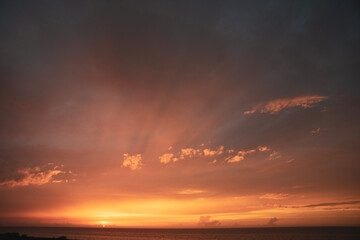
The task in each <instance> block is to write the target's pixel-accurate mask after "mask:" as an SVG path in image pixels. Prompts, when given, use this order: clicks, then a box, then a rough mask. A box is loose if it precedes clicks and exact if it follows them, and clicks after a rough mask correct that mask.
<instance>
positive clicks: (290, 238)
mask: <svg viewBox="0 0 360 240" xmlns="http://www.w3.org/2000/svg"><path fill="white" fill-rule="evenodd" d="M9 232H12V233H14V232H18V233H19V234H20V235H22V234H26V235H27V236H29V237H61V236H66V237H67V239H78V240H105V239H109V240H355V239H356V240H359V239H360V227H277V228H221V229H220V228H217V229H133V228H132V229H124V228H75V227H66V228H65V227H0V233H9Z"/></svg>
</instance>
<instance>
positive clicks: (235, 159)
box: [226, 155, 245, 163]
mask: <svg viewBox="0 0 360 240" xmlns="http://www.w3.org/2000/svg"><path fill="white" fill-rule="evenodd" d="M244 159H245V158H244V156H241V155H235V156H233V157H229V158H227V159H226V160H227V162H228V163H234V162H240V161H242V160H244Z"/></svg>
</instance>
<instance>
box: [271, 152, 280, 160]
mask: <svg viewBox="0 0 360 240" xmlns="http://www.w3.org/2000/svg"><path fill="white" fill-rule="evenodd" d="M280 157H281V154H280V153H279V152H275V151H274V152H272V153H270V155H269V160H275V159H278V158H280Z"/></svg>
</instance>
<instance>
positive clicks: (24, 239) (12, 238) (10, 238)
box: [0, 233, 70, 240]
mask: <svg viewBox="0 0 360 240" xmlns="http://www.w3.org/2000/svg"><path fill="white" fill-rule="evenodd" d="M0 239H1V240H31V239H32V240H35V239H38V240H55V239H58V240H70V239H68V238H66V237H65V236H61V237H57V238H49V237H30V236H27V235H25V234H22V235H20V234H19V233H0Z"/></svg>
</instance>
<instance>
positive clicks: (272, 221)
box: [267, 217, 279, 226]
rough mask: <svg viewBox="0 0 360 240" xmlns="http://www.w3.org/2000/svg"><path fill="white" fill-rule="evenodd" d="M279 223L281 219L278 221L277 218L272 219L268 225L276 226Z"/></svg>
mask: <svg viewBox="0 0 360 240" xmlns="http://www.w3.org/2000/svg"><path fill="white" fill-rule="evenodd" d="M278 221H279V219H277V218H276V217H273V218H270V220H269V222H268V223H267V225H269V226H274V225H276V223H277V222H278Z"/></svg>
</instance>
